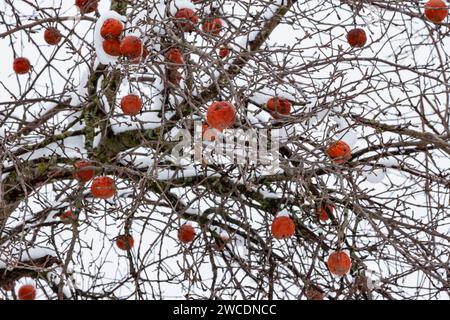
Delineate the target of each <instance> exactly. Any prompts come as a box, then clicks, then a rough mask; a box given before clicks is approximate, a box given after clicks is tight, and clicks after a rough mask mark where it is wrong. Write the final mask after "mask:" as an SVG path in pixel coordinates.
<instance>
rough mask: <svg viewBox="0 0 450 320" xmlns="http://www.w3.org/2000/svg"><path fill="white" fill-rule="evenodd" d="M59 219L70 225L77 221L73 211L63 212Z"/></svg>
mask: <svg viewBox="0 0 450 320" xmlns="http://www.w3.org/2000/svg"><path fill="white" fill-rule="evenodd" d="M59 219H61V221H62V222H63V223H64V224H70V223H72V222H73V221H75V218H74V216H73V213H72V210H70V209H69V210H67V211H66V212H63V213H61V214H60V215H59Z"/></svg>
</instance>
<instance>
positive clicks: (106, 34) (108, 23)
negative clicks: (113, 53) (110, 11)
mask: <svg viewBox="0 0 450 320" xmlns="http://www.w3.org/2000/svg"><path fill="white" fill-rule="evenodd" d="M122 31H123V24H122V22H120V21H119V20H117V19H113V18H109V19H106V20H105V22H103V25H102V27H101V29H100V35H101V36H102V37H103V38H104V39H111V38H113V39H117V38H119V37H120V35H121V34H122Z"/></svg>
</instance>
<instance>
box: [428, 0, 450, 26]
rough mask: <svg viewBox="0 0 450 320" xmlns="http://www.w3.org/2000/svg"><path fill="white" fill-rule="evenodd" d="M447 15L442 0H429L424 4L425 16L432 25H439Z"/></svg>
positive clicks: (445, 6)
mask: <svg viewBox="0 0 450 320" xmlns="http://www.w3.org/2000/svg"><path fill="white" fill-rule="evenodd" d="M447 15H448V8H447V4H446V3H445V2H444V1H442V0H430V1H428V2H427V3H426V4H425V16H426V17H427V18H428V20H430V21H431V22H434V23H441V22H442V21H444V20H445V18H446V17H447Z"/></svg>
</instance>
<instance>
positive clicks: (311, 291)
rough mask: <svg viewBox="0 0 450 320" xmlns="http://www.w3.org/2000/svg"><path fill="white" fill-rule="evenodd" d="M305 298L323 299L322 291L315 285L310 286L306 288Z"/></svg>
mask: <svg viewBox="0 0 450 320" xmlns="http://www.w3.org/2000/svg"><path fill="white" fill-rule="evenodd" d="M306 298H308V300H323V292H322V291H321V290H319V289H318V288H316V287H313V286H310V287H309V288H308V290H306Z"/></svg>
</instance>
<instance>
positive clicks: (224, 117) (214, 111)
mask: <svg viewBox="0 0 450 320" xmlns="http://www.w3.org/2000/svg"><path fill="white" fill-rule="evenodd" d="M206 119H207V121H208V123H209V125H210V126H211V127H213V128H215V129H217V130H219V131H220V132H222V131H223V130H224V129H227V128H230V127H231V126H232V125H233V124H234V121H235V120H236V109H235V107H234V106H233V105H232V104H231V103H230V102H228V101H216V102H214V103H212V104H211V105H210V106H209V107H208V112H207V113H206Z"/></svg>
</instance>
